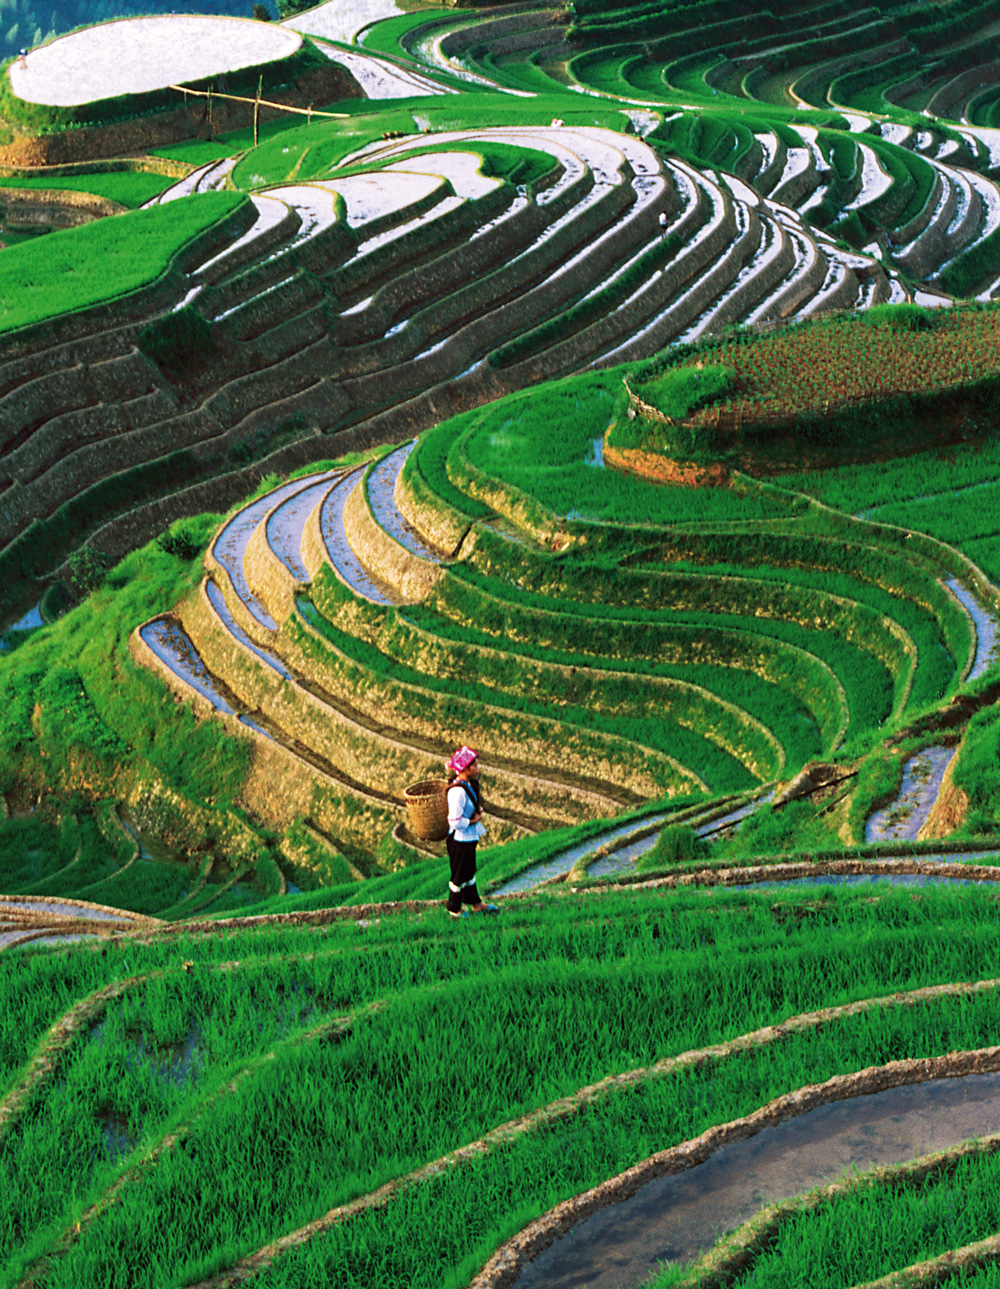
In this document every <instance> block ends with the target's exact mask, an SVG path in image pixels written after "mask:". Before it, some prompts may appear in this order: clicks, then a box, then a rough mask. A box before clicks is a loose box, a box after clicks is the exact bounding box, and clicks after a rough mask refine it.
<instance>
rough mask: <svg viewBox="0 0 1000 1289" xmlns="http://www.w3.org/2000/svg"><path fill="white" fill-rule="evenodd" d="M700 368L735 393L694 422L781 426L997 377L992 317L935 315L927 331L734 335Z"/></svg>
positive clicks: (828, 324) (835, 327) (838, 325)
mask: <svg viewBox="0 0 1000 1289" xmlns="http://www.w3.org/2000/svg"><path fill="white" fill-rule="evenodd" d="M704 360H705V361H707V362H710V363H712V364H715V363H721V364H724V365H725V366H728V367H731V368H732V369H733V370H734V371H735V373H736V391H737V392H734V393H732V394H730V395H729V396H728V397H727V398H726V399H724V400H723V401H721V402H719V403H716V404H713V405H712V406H711V407H709V408H706V409H704V410H703V411H701V412H698V413H696V414H695V415H694V416H693V417H692V420H693V421H695V422H704V423H711V422H715V421H717V420H719V421H721V422H725V421H727V420H729V419H730V417H731V418H732V420H733V421H734V422H737V423H740V422H743V423H747V422H753V421H755V420H766V421H769V422H773V421H779V422H780V421H784V420H786V419H788V418H791V417H794V416H796V415H798V414H802V413H816V412H824V411H826V410H828V409H829V410H830V411H833V410H835V409H837V408H838V407H844V406H845V405H848V404H851V403H860V402H868V401H871V400H879V399H885V398H891V397H892V396H893V395H898V394H913V393H929V392H933V391H934V390H935V389H945V388H948V387H952V386H956V385H962V384H967V383H969V382H973V381H978V380H981V379H983V378H984V377H987V376H995V375H997V374H998V373H1000V309H965V310H962V309H949V310H946V311H945V310H942V311H941V313H940V315H939V316H938V317H937V319H936V320H935V325H934V326H933V327H932V328H931V329H930V330H927V331H902V330H896V329H894V328H893V327H890V326H888V325H877V326H876V325H870V324H869V323H867V322H866V321H865V320H864V318H863V317H857V316H856V317H844V318H835V319H826V320H823V321H820V322H816V323H811V324H806V325H804V326H797V327H791V328H788V329H787V330H781V331H776V332H772V333H770V334H760V333H758V334H756V335H750V334H737V335H734V336H731V337H724V338H722V339H720V340H719V341H718V342H717V343H715V344H713V345H711V346H709V347H706V351H704Z"/></svg>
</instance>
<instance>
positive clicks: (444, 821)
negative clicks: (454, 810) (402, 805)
mask: <svg viewBox="0 0 1000 1289" xmlns="http://www.w3.org/2000/svg"><path fill="white" fill-rule="evenodd" d="M403 800H404V801H405V802H406V813H407V815H408V817H409V820H410V831H411V832H412V833H413V835H414V836H415V837H419V838H420V840H421V841H441V840H443V838H445V837H447V836H448V784H447V781H446V780H445V779H428V780H426V781H425V782H424V783H411V784H410V786H409V787H408V788H404V790H403Z"/></svg>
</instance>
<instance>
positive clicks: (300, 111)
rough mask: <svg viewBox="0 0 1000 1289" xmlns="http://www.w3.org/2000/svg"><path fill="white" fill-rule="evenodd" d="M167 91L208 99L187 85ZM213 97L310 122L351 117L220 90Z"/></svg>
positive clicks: (176, 86)
mask: <svg viewBox="0 0 1000 1289" xmlns="http://www.w3.org/2000/svg"><path fill="white" fill-rule="evenodd" d="M167 89H171V90H175V91H176V92H177V93H178V94H183V95H184V97H185V99H186V98H187V96H188V95H189V94H193V95H194V96H195V97H196V98H205V97H206V91H205V90H192V89H188V87H187V86H186V85H168V86H167ZM212 97H213V98H215V99H220V98H224V99H227V100H228V101H229V102H230V103H259V104H260V106H261V107H273V108H274V109H276V111H278V112H294V113H295V115H296V116H305V117H308V118H309V120H310V121H311V120H312V118H313V117H314V116H323V117H326V118H328V119H329V120H331V121H346V120H347V118H348V116H349V115H350V113H349V112H321V111H319V109H318V108H315V107H308V108H306V107H292V106H291V105H290V104H288V103H273V102H272V101H271V100H270V99H267V98H246V97H245V96H244V95H242V94H220V93H219V91H218V90H216V91H215V93H214V94H212Z"/></svg>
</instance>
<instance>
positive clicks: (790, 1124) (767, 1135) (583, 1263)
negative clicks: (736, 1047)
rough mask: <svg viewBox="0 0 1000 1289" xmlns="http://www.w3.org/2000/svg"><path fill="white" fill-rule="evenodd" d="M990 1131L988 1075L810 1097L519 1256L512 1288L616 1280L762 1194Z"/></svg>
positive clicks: (745, 1214) (997, 1077)
mask: <svg viewBox="0 0 1000 1289" xmlns="http://www.w3.org/2000/svg"><path fill="white" fill-rule="evenodd" d="M998 1131H1000V1074H973V1075H967V1076H966V1077H964V1078H946V1079H939V1080H936V1081H934V1082H929V1083H920V1084H915V1085H910V1086H906V1087H898V1088H888V1089H886V1090H885V1091H883V1092H873V1093H869V1094H868V1095H865V1096H858V1097H852V1098H850V1099H849V1100H845V1101H834V1102H831V1103H829V1104H826V1105H821V1106H817V1107H816V1108H815V1109H812V1110H808V1111H806V1112H805V1113H804V1114H801V1115H799V1116H797V1117H796V1118H793V1119H786V1120H785V1121H784V1122H783V1123H779V1124H776V1125H774V1126H773V1127H768V1128H764V1129H763V1130H762V1131H760V1132H759V1133H757V1134H756V1136H753V1137H750V1138H748V1139H746V1140H743V1141H735V1142H732V1143H731V1144H729V1145H725V1146H722V1147H721V1148H720V1149H719V1150H717V1151H716V1152H715V1153H714V1154H713V1155H711V1156H710V1157H709V1158H708V1159H707V1160H706V1161H705V1162H704V1163H702V1164H698V1165H697V1166H695V1167H694V1168H689V1169H687V1170H686V1171H685V1172H681V1173H675V1174H672V1175H669V1176H666V1177H659V1178H657V1179H656V1180H655V1181H652V1182H649V1183H648V1184H647V1185H646V1186H643V1187H642V1188H641V1189H640V1190H639V1191H637V1192H636V1194H635V1195H633V1196H632V1197H631V1198H629V1199H626V1200H623V1201H622V1202H621V1203H619V1204H614V1205H612V1206H611V1207H608V1208H603V1209H601V1210H600V1211H599V1212H597V1213H595V1214H594V1215H593V1216H592V1217H590V1218H588V1219H587V1220H586V1221H584V1222H581V1223H580V1224H579V1225H578V1226H575V1227H574V1228H573V1229H572V1230H571V1231H570V1232H569V1234H567V1235H566V1236H564V1237H563V1238H562V1239H560V1240H557V1241H556V1243H555V1244H553V1245H551V1246H550V1247H549V1248H548V1249H546V1250H544V1251H543V1252H542V1253H540V1254H539V1255H538V1257H537V1258H535V1260H534V1261H533V1262H531V1263H529V1264H528V1265H527V1266H526V1267H525V1268H524V1270H523V1271H522V1273H521V1275H520V1276H519V1277H518V1279H517V1280H516V1281H514V1285H515V1289H532V1287H534V1286H540V1285H544V1286H545V1289H580V1286H581V1285H586V1286H587V1289H626V1287H631V1286H633V1285H641V1284H642V1283H643V1282H644V1281H646V1280H648V1279H649V1277H650V1276H651V1275H653V1274H655V1273H656V1271H657V1270H658V1268H659V1266H660V1264H662V1263H676V1262H687V1261H690V1260H691V1259H693V1258H696V1257H698V1256H699V1254H701V1253H703V1252H705V1251H706V1250H707V1249H709V1248H711V1247H712V1245H713V1244H715V1243H716V1242H717V1241H718V1240H719V1239H720V1238H721V1237H722V1236H723V1235H724V1234H726V1233H727V1232H728V1231H731V1230H733V1229H734V1228H735V1227H737V1226H739V1225H741V1223H743V1222H745V1221H747V1220H748V1219H749V1218H751V1217H753V1216H754V1214H756V1213H757V1212H759V1211H760V1209H761V1208H762V1207H763V1206H764V1205H766V1204H772V1203H775V1202H779V1201H781V1200H786V1199H791V1198H792V1197H793V1196H796V1195H800V1194H802V1193H803V1192H805V1191H809V1190H812V1189H814V1188H815V1187H817V1186H821V1185H825V1184H827V1183H829V1182H831V1181H834V1180H836V1179H838V1178H839V1177H841V1176H843V1174H844V1173H845V1172H853V1171H854V1170H858V1171H867V1170H868V1169H870V1168H874V1167H876V1166H887V1165H892V1164H898V1163H903V1162H904V1161H906V1160H910V1159H914V1158H917V1157H919V1156H921V1155H925V1154H929V1153H930V1152H932V1151H937V1150H946V1149H948V1148H949V1147H952V1146H956V1145H958V1144H959V1143H960V1142H963V1141H967V1140H969V1139H971V1138H974V1137H985V1136H988V1135H991V1134H993V1133H996V1132H998Z"/></svg>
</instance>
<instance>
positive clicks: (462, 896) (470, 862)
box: [448, 833, 479, 913]
mask: <svg viewBox="0 0 1000 1289" xmlns="http://www.w3.org/2000/svg"><path fill="white" fill-rule="evenodd" d="M477 845H478V843H477V842H474V841H457V840H456V838H455V834H454V833H449V834H448V858H449V859H450V860H451V881H450V882H449V883H448V911H449V912H450V913H458V912H459V910H460V909H461V907H462V905H463V904H478V903H479V892H478V891H477V890H476V846H477Z"/></svg>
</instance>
